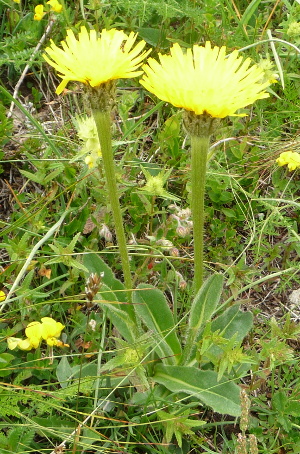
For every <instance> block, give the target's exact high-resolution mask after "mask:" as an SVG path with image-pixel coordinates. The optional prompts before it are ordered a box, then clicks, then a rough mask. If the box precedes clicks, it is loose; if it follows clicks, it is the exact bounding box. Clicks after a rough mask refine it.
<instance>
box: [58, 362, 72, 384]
mask: <svg viewBox="0 0 300 454" xmlns="http://www.w3.org/2000/svg"><path fill="white" fill-rule="evenodd" d="M72 374H73V369H72V367H71V366H70V364H69V361H68V358H67V357H66V356H63V357H62V358H61V360H60V361H59V363H58V366H57V368H56V377H57V379H58V381H59V384H60V386H61V387H62V388H66V387H67V386H68V385H69V383H68V382H69V380H70V377H71V376H72Z"/></svg>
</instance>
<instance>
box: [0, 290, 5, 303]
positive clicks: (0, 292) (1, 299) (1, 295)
mask: <svg viewBox="0 0 300 454" xmlns="http://www.w3.org/2000/svg"><path fill="white" fill-rule="evenodd" d="M5 298H6V295H5V293H4V292H3V290H0V302H2V301H4V300H5Z"/></svg>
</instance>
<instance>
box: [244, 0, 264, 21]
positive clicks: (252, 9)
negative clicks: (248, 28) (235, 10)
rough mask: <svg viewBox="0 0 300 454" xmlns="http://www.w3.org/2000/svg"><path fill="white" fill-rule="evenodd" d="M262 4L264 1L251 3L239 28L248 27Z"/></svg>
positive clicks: (259, 0) (256, 0)
mask: <svg viewBox="0 0 300 454" xmlns="http://www.w3.org/2000/svg"><path fill="white" fill-rule="evenodd" d="M261 2H262V0H252V2H251V3H249V5H248V6H247V8H246V9H245V12H244V14H243V15H242V17H241V19H240V24H239V27H240V26H242V25H247V24H248V22H249V21H250V20H251V18H252V16H253V15H254V14H255V11H256V10H257V8H258V7H259V4H260V3H261Z"/></svg>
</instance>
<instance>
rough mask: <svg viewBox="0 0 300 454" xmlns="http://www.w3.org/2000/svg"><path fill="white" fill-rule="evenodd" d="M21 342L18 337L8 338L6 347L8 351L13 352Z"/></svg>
mask: <svg viewBox="0 0 300 454" xmlns="http://www.w3.org/2000/svg"><path fill="white" fill-rule="evenodd" d="M21 341H22V339H20V338H19V337H8V338H7V346H8V348H9V350H14V349H15V348H17V347H18V346H19V343H20V342H21Z"/></svg>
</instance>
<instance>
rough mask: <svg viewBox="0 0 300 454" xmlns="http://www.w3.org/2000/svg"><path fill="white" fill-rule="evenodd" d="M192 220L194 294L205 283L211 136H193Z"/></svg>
mask: <svg viewBox="0 0 300 454" xmlns="http://www.w3.org/2000/svg"><path fill="white" fill-rule="evenodd" d="M191 149H192V150H191V151H192V162H191V179H192V202H191V208H192V218H193V232H194V234H193V236H194V292H195V294H197V292H198V291H199V289H200V287H201V285H202V283H203V228H204V192H205V177H206V161H207V153H208V149H209V135H207V136H205V135H201V136H199V135H191Z"/></svg>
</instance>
